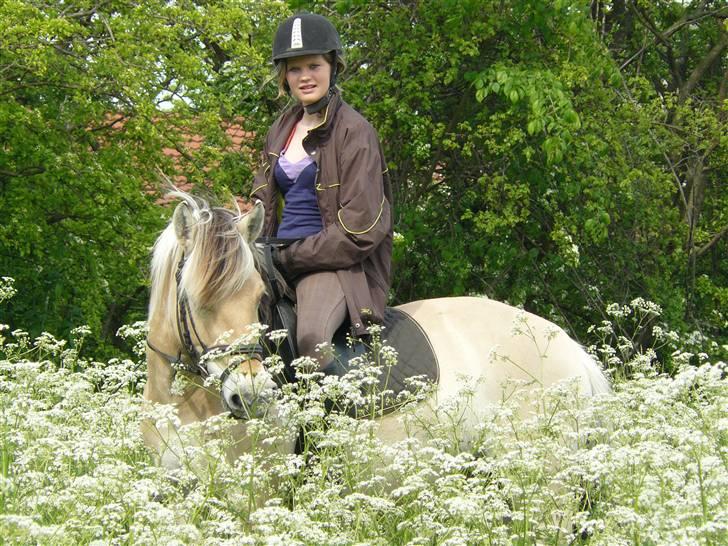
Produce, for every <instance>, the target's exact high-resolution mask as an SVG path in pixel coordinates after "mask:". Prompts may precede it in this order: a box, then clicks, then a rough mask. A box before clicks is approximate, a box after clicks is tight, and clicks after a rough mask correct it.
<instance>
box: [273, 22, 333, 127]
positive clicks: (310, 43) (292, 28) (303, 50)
mask: <svg viewBox="0 0 728 546" xmlns="http://www.w3.org/2000/svg"><path fill="white" fill-rule="evenodd" d="M328 53H333V54H334V62H333V65H332V66H331V80H330V82H329V91H328V93H327V94H326V95H325V96H324V97H323V98H322V99H321V100H319V101H318V102H316V103H314V104H310V105H308V106H307V107H306V111H307V112H308V113H309V114H314V113H316V112H319V111H320V110H322V109H323V108H325V107H326V105H327V104H328V103H329V100H330V99H331V95H333V93H334V89H335V86H336V72H337V62H336V60H337V59H338V58H339V57H340V56H341V40H340V39H339V33H338V32H336V29H335V28H334V25H332V24H331V22H330V21H329V20H328V19H326V17H323V16H322V15H316V14H314V13H298V14H296V15H292V16H291V17H289V18H288V19H286V20H285V21H283V22H282V23H281V24H280V25H278V30H277V31H276V36H275V39H274V40H273V62H274V63H275V64H276V65H277V64H278V63H279V62H281V61H284V60H285V59H290V58H291V57H302V56H304V55H326V54H328Z"/></svg>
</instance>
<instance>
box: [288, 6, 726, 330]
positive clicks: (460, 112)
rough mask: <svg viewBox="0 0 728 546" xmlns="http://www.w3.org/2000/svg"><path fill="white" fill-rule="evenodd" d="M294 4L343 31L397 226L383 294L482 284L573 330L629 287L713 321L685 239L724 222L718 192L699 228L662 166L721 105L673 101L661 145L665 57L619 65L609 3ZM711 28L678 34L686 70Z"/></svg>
mask: <svg viewBox="0 0 728 546" xmlns="http://www.w3.org/2000/svg"><path fill="white" fill-rule="evenodd" d="M291 4H292V6H293V7H294V8H304V9H310V10H312V11H318V12H321V13H325V14H327V15H329V16H330V17H332V18H333V19H334V22H335V24H336V25H337V27H338V28H339V29H341V32H342V36H343V39H344V42H345V43H346V44H348V46H349V47H348V48H347V54H348V61H349V66H350V71H349V75H348V77H345V78H344V81H343V84H342V85H343V87H344V91H345V97H346V99H347V100H348V101H349V102H351V103H352V104H353V105H354V106H356V107H357V108H359V109H360V110H361V111H362V112H363V113H364V114H365V115H366V116H367V117H368V118H369V119H370V120H371V121H372V123H373V124H374V126H375V127H377V129H378V130H379V131H380V135H381V136H382V138H383V140H384V141H385V151H386V153H387V158H388V160H389V163H390V173H391V175H392V178H393V182H394V184H395V203H396V214H397V218H396V228H395V229H396V231H398V233H400V235H401V240H400V242H398V244H397V246H396V248H395V259H396V265H397V267H396V274H395V286H394V295H395V299H396V300H397V301H408V300H412V299H417V298H422V297H431V296H440V295H453V294H464V293H485V294H487V295H489V296H491V297H494V298H496V299H500V300H506V301H508V302H510V303H512V304H517V305H524V306H526V307H527V308H528V309H529V310H532V311H535V312H537V313H539V314H541V315H545V316H547V317H549V318H551V319H553V320H556V321H558V322H560V323H562V324H564V325H566V326H568V327H570V329H571V330H572V331H573V332H574V333H576V334H577V335H583V334H584V333H585V331H586V328H587V327H588V325H589V324H592V323H594V322H596V321H598V320H600V319H601V318H602V317H603V314H602V311H601V309H602V308H603V302H604V301H628V300H630V299H632V298H634V297H637V296H644V297H646V298H649V299H651V300H654V301H656V302H658V303H659V304H660V305H661V306H662V308H663V309H664V315H665V316H666V317H667V318H669V320H671V321H676V322H681V321H683V320H684V319H688V320H687V321H685V322H684V324H685V326H686V327H687V325H688V324H690V325H691V326H690V327H693V326H698V327H699V328H708V329H712V331H713V332H718V331H719V330H720V329H721V328H723V327H724V325H725V319H724V318H720V317H718V315H719V314H720V312H719V311H717V308H716V306H717V305H718V302H719V301H720V299H721V295H720V294H721V290H722V288H721V287H724V286H725V285H726V274H725V273H726V272H725V271H723V270H721V266H718V267H716V266H715V265H713V266H712V267H708V270H707V271H705V266H706V265H709V264H708V260H705V259H703V260H702V261H699V263H698V265H697V266H695V268H696V272H703V271H705V274H704V275H702V276H699V277H697V278H698V279H699V282H697V281H696V282H695V283H693V284H694V285H695V288H691V287H689V286H686V283H687V281H686V279H688V278H689V276H690V272H689V269H690V267H691V265H690V264H691V260H693V262H695V251H694V248H695V246H696V245H697V243H695V242H693V243H690V238H691V233H693V235H692V238H693V239H700V240H701V244H707V243H708V242H709V240H710V237H713V236H714V235H715V234H716V233H717V232H719V231H720V227H721V225H722V226H725V225H726V224H725V211H726V206H725V205H726V203H725V201H724V199H725V198H724V197H722V196H720V195H717V194H715V195H710V196H709V198H710V204H708V203H707V197H706V203H705V205H704V207H703V210H704V211H705V212H704V214H705V213H706V212H709V213H710V216H711V218H710V220H708V219H707V218H704V217H703V218H701V219H700V221H701V224H700V226H703V224H702V222H706V223H707V224H709V225H710V227H707V226H706V228H705V231H703V230H702V229H700V226H699V227H698V228H697V229H692V231H691V227H690V226H689V225H688V224H686V222H685V210H684V207H681V206H679V204H678V201H677V200H679V195H680V190H679V187H678V186H679V185H678V184H676V180H675V173H674V168H672V167H674V165H673V166H671V165H670V164H669V163H666V161H665V158H666V157H672V156H674V155H675V153H676V151H679V150H680V149H685V148H686V147H689V149H693V150H696V149H703V151H707V148H708V147H710V146H711V145H710V144H703V143H704V140H703V139H702V137H704V136H707V135H708V134H711V135H713V137H714V136H715V135H717V134H718V127H719V125H718V124H717V117H716V116H718V115H720V108H716V107H715V105H714V104H713V105H712V106H710V107H705V108H702V109H701V112H702V113H703V114H702V115H701V116H698V117H696V116H695V113H694V110H691V112H693V113H692V114H688V113H687V112H686V114H685V120H686V121H685V122H684V123H686V124H687V123H688V121H687V120H688V119H689V120H690V121H689V123H690V124H691V125H692V126H694V128H693V129H690V131H689V133H690V134H691V135H692V136H690V137H689V138H690V140H689V141H686V139H685V138H676V136H677V134H678V132H677V131H674V130H672V129H671V128H670V127H669V123H670V120H669V118H670V116H669V112H668V110H667V109H666V106H667V101H668V99H669V96H666V95H665V94H664V93H662V92H661V91H656V90H655V88H654V86H653V85H652V82H653V81H657V80H659V78H660V77H662V76H663V75H664V73H665V68H664V67H662V66H660V65H659V63H658V62H657V60H655V61H654V63H653V65H650V71H649V73H647V74H645V73H640V74H635V75H631V74H629V73H625V72H621V71H620V65H621V63H619V62H618V60H615V50H614V47H615V46H616V45H618V44H617V42H616V41H615V40H616V39H617V37H616V36H615V35H614V34H612V33H610V32H608V31H606V30H605V29H603V28H602V26H601V25H603V23H604V16H603V13H604V12H606V13H607V16H608V17H610V18H612V19H614V21H613V22H612V26H611V27H610V29H617V30H619V29H618V28H617V24H618V23H617V21H616V17H617V16H618V15H619V13H618V8H619V6H618V5H617V3H611V2H599V3H594V2H591V3H589V2H583V1H579V0H564V1H558V2H556V1H555V2H541V1H535V0H534V1H518V2H516V1H505V2H504V1H502V0H470V1H466V2H442V1H438V2H434V1H433V2H414V1H412V2H397V3H392V2H375V3H373V2H366V3H362V2H354V1H339V2H291ZM597 4H598V5H597ZM673 4H674V3H664V4H659V5H657V4H655V5H652V4H650V6H649V8H645V9H649V10H650V11H651V12H660V14H661V16H664V17H666V20H665V24H669V22H670V21H672V20H674V17H676V16H675V15H668V12H671V11H675V10H677V11H678V12H679V13H678V15H677V17H680V16H682V14H684V13H685V12H686V10H688V6H683V7H678V6H676V5H673ZM620 5H621V3H620ZM640 5H641V4H640ZM634 9H637V8H636V7H635V8H634ZM600 10H604V11H600ZM671 17H672V18H673V19H670V18H671ZM711 21H712V20H710V19H706V20H705V21H702V20H701V24H702V25H705V27H706V28H700V29H698V31H696V32H695V34H699V36H694V37H693V38H691V39H692V40H694V41H695V44H694V45H693V44H692V42H691V46H690V48H689V50H688V52H689V53H690V54H692V55H694V57H693V58H692V60H690V62H692V63H697V62H698V60H699V58H698V55H699V54H700V53H701V52H704V51H705V49H702V50H701V48H706V47H709V46H710V43H711V40H713V41H714V40H716V39H717V38H716V36H717V34H716V32H715V28H714V27H710V25H711V24H713V23H712V22H711ZM708 27H710V28H708ZM625 28H626V27H621V31H622V32H623V33H624V32H625ZM405 29H406V30H405ZM627 30H629V29H627ZM631 30H632V32H633V34H632V35H630V39H631V40H634V41H635V44H636V43H637V41H638V38H639V40H642V42H644V36H643V34H644V33H642V34H640V33H639V32H638V31H637V30H636V29H635V28H634V26H633V27H631ZM615 32H616V30H615ZM619 39H620V40H622V39H623V37H622V36H620V37H619ZM620 44H622V42H620ZM624 47H626V46H624ZM630 47H632V48H637V49H639V47H641V44H640V45H639V46H637V45H632V46H630ZM620 53H621V52H620ZM651 54H652V53H651ZM642 70H643V72H644V71H645V70H646V69H645V65H644V64H643V65H642ZM715 81H716V80H713V83H710V82H706V86H708V87H710V86H714V89H717V88H716V87H715ZM699 89H700V87H696V88H695V94H698V93H702V91H699ZM673 102H674V101H673ZM704 106H705V105H704ZM673 118H674V115H673ZM681 131H682V130H681ZM679 134H681V135H683V133H682V132H680V133H679ZM723 140H724V139H723ZM709 142H710V141H709ZM723 146H724V143H723ZM712 150H713V152H716V151H717V148H715V146H714V147H713V148H712ZM723 155H724V154H723ZM721 157H723V156H721ZM674 161H678V160H674ZM713 169H715V170H713ZM720 173H723V174H725V165H724V162H722V163H720V164H716V163H713V164H712V165H711V171H710V175H709V176H710V177H714V176H715V177H717V176H719V174H720ZM716 181H717V178H716ZM676 205H677V206H676ZM721 222H722V223H721ZM698 246H699V245H698ZM719 246H720V245H716V247H711V248H710V250H709V251H708V250H706V252H710V253H713V252H716V251H717V250H718V248H719ZM696 274H697V273H696ZM696 298H697V299H696ZM698 300H699V301H698ZM721 316H722V315H721ZM716 318H718V320H716Z"/></svg>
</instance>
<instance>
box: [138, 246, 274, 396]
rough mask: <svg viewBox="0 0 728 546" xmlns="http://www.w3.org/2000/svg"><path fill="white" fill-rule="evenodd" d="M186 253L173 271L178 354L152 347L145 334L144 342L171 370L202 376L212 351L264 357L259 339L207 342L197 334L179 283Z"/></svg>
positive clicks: (225, 374)
mask: <svg viewBox="0 0 728 546" xmlns="http://www.w3.org/2000/svg"><path fill="white" fill-rule="evenodd" d="M186 259H187V257H186V256H185V255H184V254H182V257H181V258H180V260H179V263H178V264H177V271H176V272H175V275H174V278H175V284H176V291H177V335H178V336H179V341H180V347H181V348H180V350H179V351H177V355H176V356H173V355H170V354H168V353H165V352H164V351H161V350H159V349H158V348H157V347H155V346H154V345H153V344H152V342H151V341H150V340H149V338H147V346H148V347H149V348H150V349H151V350H152V351H154V352H155V353H157V354H158V355H159V356H161V357H162V358H163V359H164V360H166V361H167V362H168V363H169V364H170V366H172V368H173V369H174V370H180V369H181V370H183V371H185V372H187V373H190V374H193V375H199V376H201V377H206V376H209V375H210V373H209V371H208V370H207V367H206V366H205V364H204V363H203V360H204V358H205V357H206V356H207V355H209V354H214V353H227V354H231V355H245V356H247V357H249V359H257V360H263V357H262V354H263V347H262V345H261V344H260V343H248V344H244V345H238V344H233V345H229V344H220V345H212V346H209V347H208V346H207V345H205V342H204V341H202V338H201V337H200V334H199V333H198V332H197V327H196V326H195V321H194V319H193V318H192V311H191V309H190V307H189V303H188V300H187V296H186V295H185V294H184V292H182V291H181V290H180V284H181V280H182V268H183V267H184V265H185V261H186ZM192 334H194V335H195V337H196V338H197V341H198V342H199V345H200V347H202V351H198V350H197V347H196V346H195V344H194V343H193V341H192ZM183 356H186V357H187V360H184V359H183ZM235 366H237V363H236V362H233V363H231V364H230V365H229V366H228V367H227V368H225V370H223V372H222V374H221V375H220V383H224V382H225V379H227V377H228V376H229V375H230V373H231V372H232V370H233V368H234V367H235Z"/></svg>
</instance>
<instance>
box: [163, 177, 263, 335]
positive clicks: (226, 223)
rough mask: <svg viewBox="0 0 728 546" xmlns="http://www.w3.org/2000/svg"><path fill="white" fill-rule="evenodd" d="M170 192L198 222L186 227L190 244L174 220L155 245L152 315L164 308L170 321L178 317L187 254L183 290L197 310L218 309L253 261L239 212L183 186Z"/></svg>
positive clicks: (240, 284) (238, 286) (247, 274)
mask: <svg viewBox="0 0 728 546" xmlns="http://www.w3.org/2000/svg"><path fill="white" fill-rule="evenodd" d="M170 196H172V197H174V198H177V199H180V200H181V201H183V202H184V203H186V204H187V206H188V207H189V211H190V212H191V215H192V217H193V218H194V220H195V222H194V224H193V225H191V226H189V228H188V242H187V247H188V248H187V249H185V248H183V247H182V245H181V244H180V242H179V240H178V238H177V235H176V233H175V227H174V225H173V223H172V222H170V223H169V225H167V227H166V228H165V230H164V231H163V232H162V234H161V235H160V236H159V238H158V239H157V241H156V243H155V244H154V249H153V251H152V266H151V282H152V286H151V295H150V300H149V316H150V317H152V316H154V313H155V312H166V314H167V318H168V320H169V321H170V322H174V321H175V309H176V306H177V297H178V292H177V290H176V287H175V286H176V282H175V275H176V273H177V268H178V266H179V263H180V260H181V259H182V256H183V254H184V255H185V262H184V266H183V268H182V272H181V278H180V283H179V295H182V294H184V295H185V296H186V297H187V299H188V301H189V302H190V305H192V307H193V308H198V309H211V308H214V307H215V305H216V304H218V303H219V302H220V301H221V300H223V299H225V298H227V297H229V296H230V295H232V294H234V293H235V292H237V291H239V290H241V289H242V287H243V285H244V284H245V281H246V280H247V279H248V278H249V277H250V275H251V273H252V272H253V270H254V268H255V261H254V257H253V253H252V251H251V249H250V247H249V246H248V244H246V242H245V241H244V239H243V237H242V236H241V235H240V233H239V232H238V229H237V222H238V220H239V219H240V217H241V216H240V212H239V211H237V212H232V211H230V210H227V209H224V208H220V207H210V205H209V204H208V203H207V202H206V201H204V200H203V199H200V198H195V197H192V196H191V195H189V194H187V193H184V192H181V191H175V192H171V193H170ZM185 250H186V251H185Z"/></svg>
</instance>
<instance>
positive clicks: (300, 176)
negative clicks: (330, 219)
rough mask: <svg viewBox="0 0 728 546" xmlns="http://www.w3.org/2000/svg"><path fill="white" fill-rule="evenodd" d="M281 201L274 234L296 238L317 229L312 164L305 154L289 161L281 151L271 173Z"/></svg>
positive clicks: (319, 226)
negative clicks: (281, 213) (281, 210)
mask: <svg viewBox="0 0 728 546" xmlns="http://www.w3.org/2000/svg"><path fill="white" fill-rule="evenodd" d="M274 176H275V180H276V183H277V184H278V188H279V189H280V191H281V193H282V194H283V198H284V200H285V204H284V206H283V217H282V218H281V223H280V225H279V226H278V233H277V234H276V236H277V237H280V238H281V239H298V238H302V237H308V236H309V235H314V234H316V233H318V232H319V231H321V230H322V229H323V228H324V226H323V221H322V220H321V212H320V211H319V208H318V203H317V202H316V188H315V187H314V184H315V182H316V163H315V162H314V161H313V159H311V157H309V156H306V157H304V158H303V159H301V160H300V161H296V162H295V163H292V162H290V161H288V159H287V158H286V156H285V155H284V154H281V157H280V159H279V160H278V163H277V164H276V168H275V172H274Z"/></svg>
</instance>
